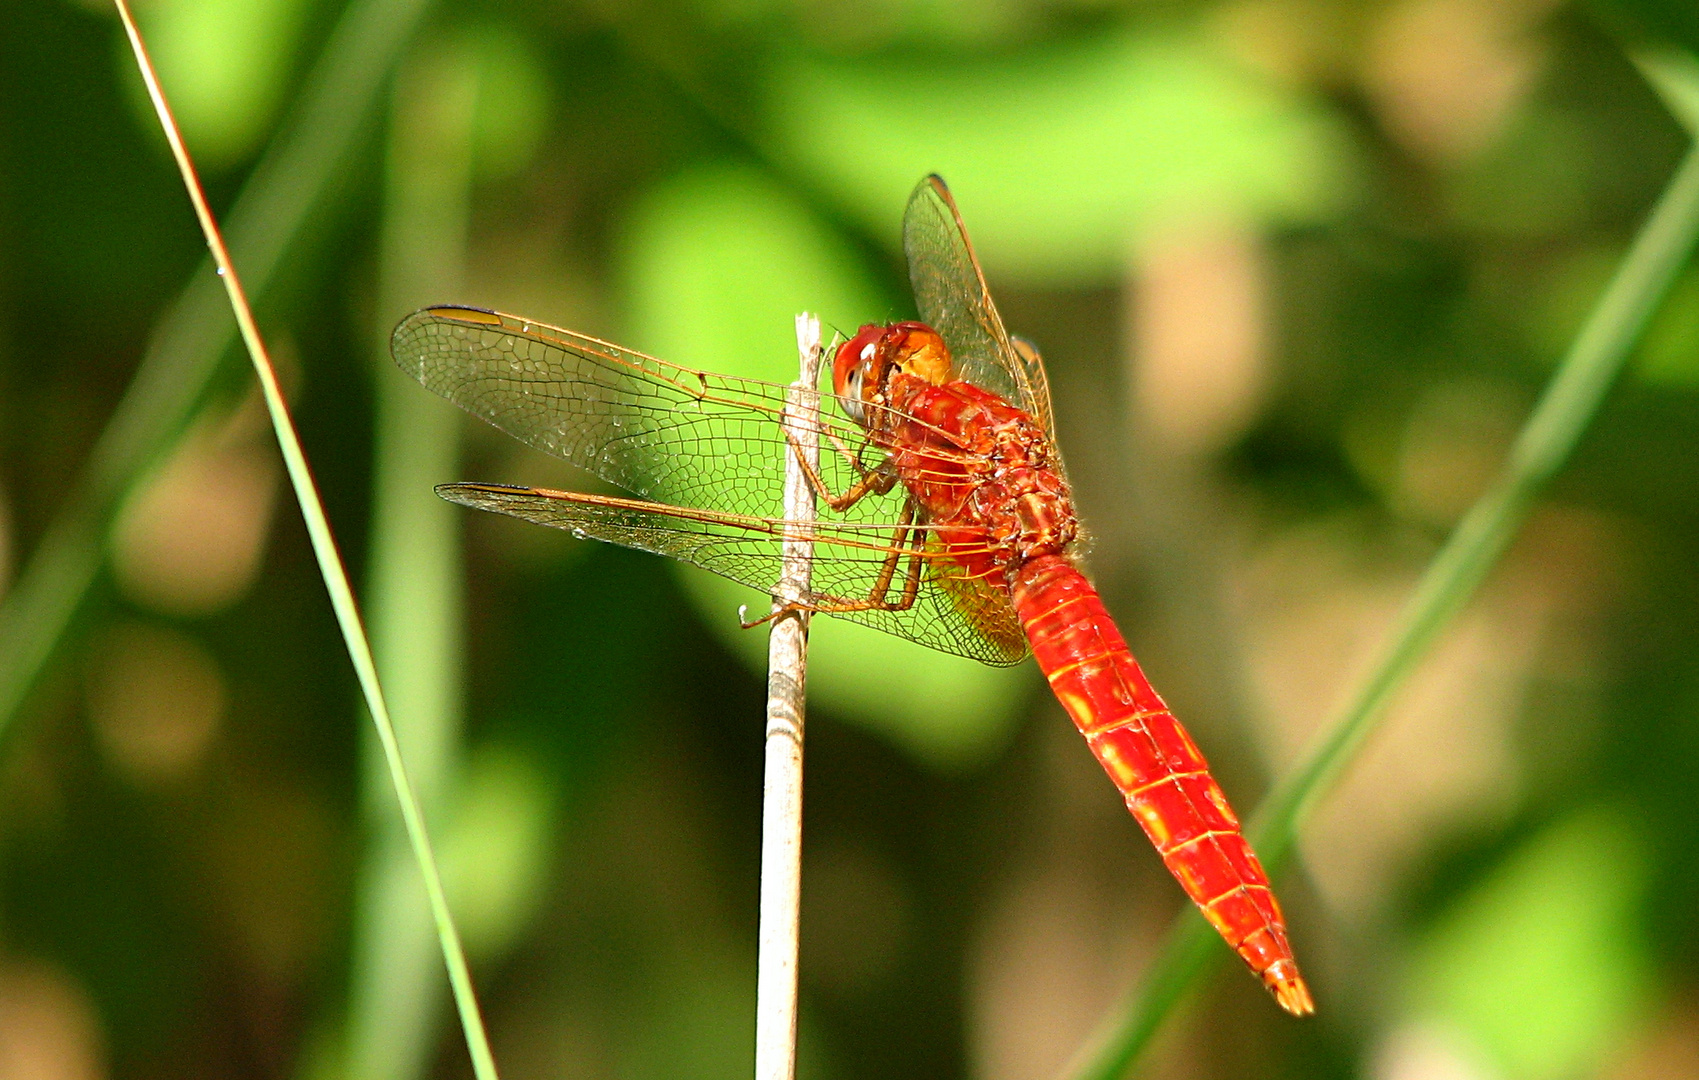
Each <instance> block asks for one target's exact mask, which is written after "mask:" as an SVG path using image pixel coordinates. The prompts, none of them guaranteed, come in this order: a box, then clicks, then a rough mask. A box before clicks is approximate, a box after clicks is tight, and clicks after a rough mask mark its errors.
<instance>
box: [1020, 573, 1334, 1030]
mask: <svg viewBox="0 0 1699 1080" xmlns="http://www.w3.org/2000/svg"><path fill="white" fill-rule="evenodd" d="M1011 585H1012V588H1013V592H1014V602H1015V610H1016V611H1017V612H1018V613H1019V614H1020V619H1021V625H1022V627H1024V628H1025V630H1026V634H1027V638H1028V639H1029V640H1030V641H1031V642H1032V651H1033V655H1034V656H1035V657H1036V659H1037V660H1038V666H1039V667H1040V668H1041V669H1043V671H1044V675H1045V677H1046V678H1047V679H1049V680H1050V688H1051V689H1052V690H1053V691H1055V693H1056V697H1057V699H1058V700H1059V701H1061V703H1062V707H1063V708H1064V709H1066V710H1067V711H1068V715H1069V716H1071V717H1073V720H1074V724H1075V725H1076V726H1077V727H1078V728H1079V729H1080V733H1081V734H1083V735H1084V736H1085V738H1086V742H1087V743H1088V744H1090V746H1091V750H1092V753H1094V754H1096V755H1097V760H1098V761H1100V762H1102V764H1103V768H1104V770H1105V771H1106V772H1108V774H1109V778H1110V779H1111V780H1113V781H1114V782H1115V786H1116V787H1118V788H1120V789H1121V793H1122V795H1124V796H1125V797H1126V800H1127V808H1128V809H1129V810H1131V811H1132V813H1133V817H1135V818H1137V819H1138V822H1139V824H1140V825H1142V826H1143V827H1144V831H1145V834H1146V835H1147V836H1149V837H1150V841H1151V843H1152V844H1155V845H1156V850H1157V851H1158V852H1159V853H1160V854H1161V855H1162V861H1163V862H1164V863H1166V864H1167V866H1168V870H1169V872H1170V873H1172V874H1173V875H1174V877H1175V878H1176V879H1177V880H1178V881H1179V882H1180V885H1181V886H1182V887H1183V888H1185V890H1186V894H1187V895H1188V896H1190V897H1191V898H1192V900H1193V901H1194V902H1195V903H1196V904H1197V905H1198V907H1199V908H1200V909H1201V910H1202V911H1203V913H1204V916H1205V917H1206V918H1208V919H1209V921H1210V922H1211V923H1212V924H1214V926H1215V928H1216V930H1218V931H1220V933H1221V936H1222V937H1223V938H1225V939H1226V940H1227V943H1228V944H1229V945H1231V946H1232V947H1233V949H1234V950H1235V951H1236V952H1238V954H1239V955H1240V956H1241V957H1243V958H1244V960H1245V963H1247V964H1249V965H1250V967H1251V970H1252V971H1254V972H1256V973H1257V975H1258V976H1260V977H1261V978H1262V981H1263V983H1264V984H1265V985H1266V986H1267V987H1268V988H1269V990H1271V991H1273V993H1274V996H1275V999H1276V1000H1277V1001H1279V1002H1280V1005H1281V1007H1282V1008H1284V1009H1285V1010H1286V1011H1287V1012H1289V1013H1292V1014H1294V1015H1300V1016H1301V1015H1304V1014H1306V1013H1311V1012H1314V1011H1315V1005H1314V1003H1313V1001H1312V1000H1311V998H1310V992H1309V989H1308V987H1306V986H1305V985H1304V980H1303V978H1302V976H1300V975H1299V974H1298V965H1297V962H1296V961H1295V960H1293V958H1292V947H1291V945H1290V944H1288V942H1287V939H1286V925H1285V922H1284V921H1283V919H1282V917H1281V914H1280V904H1279V902H1278V901H1276V900H1275V898H1274V893H1273V891H1272V890H1271V889H1270V888H1269V884H1268V875H1266V874H1264V873H1263V869H1262V864H1261V863H1259V862H1258V861H1257V857H1256V854H1255V853H1254V852H1252V851H1251V846H1250V844H1248V843H1246V841H1245V837H1244V835H1243V834H1242V833H1241V832H1240V831H1239V819H1238V818H1237V817H1235V816H1234V814H1233V810H1232V808H1231V807H1229V806H1228V805H1227V796H1225V795H1224V794H1222V792H1221V786H1220V785H1219V784H1217V783H1216V782H1215V779H1214V778H1213V777H1212V776H1210V775H1209V765H1208V763H1207V762H1205V761H1204V757H1203V754H1202V753H1200V752H1199V751H1198V748H1197V745H1196V744H1194V743H1193V742H1192V739H1191V736H1189V735H1187V734H1186V729H1185V728H1183V727H1181V726H1180V722H1179V721H1178V720H1176V719H1175V718H1174V714H1173V713H1171V712H1169V711H1168V706H1166V705H1164V704H1163V703H1162V699H1161V698H1160V697H1158V696H1157V693H1156V691H1155V690H1153V689H1151V686H1150V682H1149V681H1148V680H1147V679H1146V678H1145V676H1144V672H1143V671H1141V670H1140V669H1139V665H1138V662H1137V661H1136V660H1134V659H1133V654H1132V653H1131V652H1130V651H1128V649H1127V643H1126V642H1125V641H1124V640H1123V639H1122V637H1121V633H1120V631H1119V630H1117V629H1116V628H1115V623H1114V621H1113V620H1111V619H1110V618H1109V613H1108V612H1107V611H1106V610H1104V607H1103V602H1102V601H1101V600H1100V599H1099V598H1098V595H1097V590H1096V589H1094V588H1093V587H1092V585H1091V582H1089V581H1087V580H1086V578H1085V575H1083V574H1081V573H1080V571H1079V569H1078V568H1077V567H1075V566H1074V565H1073V563H1071V562H1069V561H1068V560H1067V559H1066V558H1064V557H1063V556H1060V555H1045V556H1041V557H1039V558H1036V559H1033V560H1032V561H1030V562H1028V563H1026V564H1025V565H1024V566H1022V567H1021V568H1020V570H1019V571H1018V572H1017V574H1016V575H1015V578H1014V580H1013V582H1012V583H1011Z"/></svg>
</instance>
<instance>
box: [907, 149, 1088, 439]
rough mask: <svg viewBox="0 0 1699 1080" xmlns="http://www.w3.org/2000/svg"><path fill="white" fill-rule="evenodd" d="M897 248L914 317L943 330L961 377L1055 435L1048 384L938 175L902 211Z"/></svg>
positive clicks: (917, 190)
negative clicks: (1002, 308) (1002, 310)
mask: <svg viewBox="0 0 1699 1080" xmlns="http://www.w3.org/2000/svg"><path fill="white" fill-rule="evenodd" d="M903 254H904V255H906V256H907V257H908V274H909V283H910V284H911V285H912V286H913V287H914V302H915V305H916V306H917V307H918V308H919V309H920V318H921V321H922V322H925V323H926V324H927V325H929V326H931V327H932V328H933V329H934V330H937V331H938V332H939V333H940V334H942V335H943V336H944V343H945V344H946V345H948V346H949V347H950V353H951V355H952V356H954V357H955V360H956V369H957V371H958V372H959V373H960V375H961V377H962V378H963V379H965V380H967V381H968V382H971V383H973V384H974V385H976V386H979V387H981V388H983V389H986V390H990V391H991V392H992V393H994V394H998V395H1000V396H1002V397H1003V398H1004V399H1006V400H1008V401H1010V402H1013V403H1014V404H1016V405H1018V406H1020V407H1021V408H1022V409H1024V410H1025V411H1026V412H1027V413H1029V414H1030V415H1031V416H1032V417H1033V418H1034V419H1036V420H1037V421H1038V423H1039V425H1040V426H1041V427H1042V428H1043V429H1044V432H1045V434H1047V435H1049V436H1050V437H1051V439H1052V440H1054V439H1055V434H1056V431H1055V421H1054V418H1053V416H1052V414H1051V409H1050V386H1049V383H1048V381H1047V380H1046V379H1045V376H1044V364H1043V361H1042V360H1040V359H1039V358H1038V350H1036V349H1034V348H1032V346H1031V343H1030V342H1021V345H1023V346H1025V353H1026V355H1023V354H1022V351H1021V349H1020V348H1019V347H1017V345H1016V339H1011V338H1010V337H1009V333H1008V331H1007V330H1005V329H1004V328H1003V319H1002V316H1000V315H998V314H997V305H996V304H995V303H993V302H992V300H991V291H990V290H989V289H987V288H986V286H985V274H984V273H983V272H982V271H981V270H980V268H979V258H978V256H976V255H974V253H973V244H972V243H971V242H969V240H968V236H967V228H966V227H965V226H964V225H963V224H962V216H961V213H960V212H959V211H958V210H957V209H956V201H955V199H954V198H952V197H951V196H950V189H949V187H948V186H947V185H946V184H945V183H944V181H943V179H942V178H941V177H938V176H936V175H934V176H928V177H927V178H926V179H924V180H922V181H921V182H920V184H919V186H917V187H916V188H915V189H914V194H913V195H911V196H909V202H908V210H907V211H906V212H905V213H904V214H903Z"/></svg>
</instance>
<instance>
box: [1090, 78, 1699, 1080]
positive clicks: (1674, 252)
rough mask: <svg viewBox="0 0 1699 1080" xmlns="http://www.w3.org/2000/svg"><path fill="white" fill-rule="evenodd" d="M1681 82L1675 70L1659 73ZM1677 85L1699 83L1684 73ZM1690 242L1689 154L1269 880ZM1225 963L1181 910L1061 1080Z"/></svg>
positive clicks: (1282, 834) (1314, 786)
mask: <svg viewBox="0 0 1699 1080" xmlns="http://www.w3.org/2000/svg"><path fill="white" fill-rule="evenodd" d="M1663 70H1664V71H1665V72H1667V73H1670V77H1671V78H1681V77H1682V74H1681V71H1680V69H1678V68H1664V69H1663ZM1686 77H1687V78H1694V79H1699V76H1695V75H1694V74H1693V69H1689V71H1688V74H1687V76H1686ZM1696 238H1699V149H1695V150H1692V151H1690V152H1689V153H1688V155H1687V157H1686V158H1685V159H1684V160H1683V161H1682V162H1681V165H1680V166H1679V167H1678V168H1677V170H1676V173H1675V175H1674V177H1673V178H1672V179H1671V180H1670V183H1669V185H1668V186H1667V187H1666V188H1665V189H1664V193H1663V195H1662V196H1660V197H1659V199H1658V203H1657V205H1656V206H1655V207H1654V208H1653V210H1652V214H1651V216H1650V217H1649V218H1648V219H1647V220H1646V223H1645V225H1643V226H1642V227H1641V229H1640V232H1639V234H1638V235H1637V236H1636V237H1635V240H1634V243H1633V245H1632V246H1631V247H1630V248H1629V250H1628V253H1627V255H1625V256H1624V257H1623V260H1622V262H1621V264H1620V265H1619V266H1618V267H1617V270H1616V274H1615V276H1614V277H1613V278H1612V279H1611V282H1610V285H1609V286H1608V287H1607V288H1606V290H1605V292H1604V295H1603V296H1601V297H1600V298H1599V301H1598V303H1597V304H1596V305H1595V306H1594V308H1593V310H1592V312H1591V314H1590V315H1589V316H1588V318H1587V321H1586V323H1585V325H1583V326H1582V328H1581V332H1580V334H1579V335H1578V336H1577V337H1576V338H1575V341H1574V342H1573V343H1572V344H1571V346H1570V348H1569V351H1568V353H1567V354H1566V355H1565V356H1564V358H1563V361H1562V363H1561V364H1560V365H1559V366H1558V369H1557V372H1556V374H1554V375H1553V377H1552V380H1551V382H1550V383H1548V384H1547V386H1546V390H1545V392H1544V394H1543V395H1542V396H1541V398H1540V401H1539V403H1538V404H1537V405H1536V406H1535V408H1534V411H1533V413H1532V414H1531V415H1530V416H1529V417H1528V420H1527V423H1526V424H1524V425H1523V428H1522V430H1521V432H1520V433H1519V434H1518V436H1517V439H1516V442H1515V444H1514V445H1513V446H1512V448H1511V452H1510V456H1509V460H1508V461H1507V462H1506V464H1505V468H1504V471H1503V472H1502V473H1501V474H1500V475H1499V478H1498V479H1497V481H1495V483H1494V484H1493V486H1492V487H1491V488H1490V489H1489V490H1488V491H1487V492H1486V493H1485V494H1484V495H1482V496H1481V498H1480V499H1479V501H1477V502H1476V503H1475V505H1474V506H1473V507H1471V508H1470V510H1469V512H1468V513H1467V514H1466V515H1465V516H1464V518H1463V520H1462V521H1461V522H1460V523H1459V524H1458V526H1457V528H1456V530H1454V531H1453V532H1452V534H1451V536H1450V538H1449V539H1448V540H1447V541H1446V543H1445V546H1444V547H1442V548H1441V549H1440V551H1439V553H1438V554H1437V555H1436V556H1435V557H1434V560H1433V562H1432V563H1430V564H1429V566H1428V569H1427V571H1426V572H1425V573H1424V574H1423V576H1422V579H1421V581H1420V582H1419V583H1418V584H1417V586H1416V591H1415V593H1414V594H1413V595H1412V596H1411V598H1410V600H1409V602H1408V603H1407V604H1406V606H1405V608H1404V611H1403V614H1402V616H1401V617H1400V619H1399V622H1398V624H1397V626H1396V628H1395V630H1394V631H1393V633H1392V635H1391V637H1390V638H1389V639H1388V643H1387V645H1386V647H1385V648H1384V650H1383V651H1382V653H1381V654H1380V656H1379V657H1378V659H1377V661H1376V663H1375V664H1374V665H1373V666H1372V667H1371V669H1370V672H1369V674H1368V676H1367V677H1366V678H1365V679H1364V680H1363V682H1362V683H1361V684H1360V685H1359V686H1358V687H1357V688H1356V690H1355V691H1354V692H1353V693H1352V695H1351V697H1350V699H1349V701H1348V702H1347V704H1346V706H1345V707H1344V709H1343V710H1341V712H1340V713H1339V715H1338V716H1336V717H1335V718H1334V719H1333V720H1332V722H1331V723H1330V724H1328V725H1327V727H1326V728H1324V729H1323V734H1322V735H1321V736H1320V737H1319V738H1318V739H1317V740H1316V742H1315V743H1314V744H1313V749H1312V750H1311V751H1310V753H1309V755H1308V756H1307V757H1306V759H1305V762H1304V764H1303V765H1302V766H1301V767H1300V768H1299V769H1298V770H1297V771H1296V772H1295V773H1293V774H1292V775H1291V776H1289V777H1287V778H1286V780H1285V781H1284V782H1282V783H1281V784H1280V785H1279V786H1278V787H1277V788H1276V789H1275V791H1274V792H1273V793H1272V794H1271V795H1270V796H1269V798H1268V800H1267V801H1266V802H1265V804H1264V805H1263V807H1262V808H1261V810H1259V812H1258V814H1257V817H1256V820H1255V821H1254V822H1253V823H1252V826H1251V828H1250V830H1249V835H1250V839H1251V842H1252V844H1253V845H1254V846H1255V847H1256V849H1257V851H1258V852H1259V854H1260V855H1261V857H1262V860H1263V863H1264V865H1265V866H1266V867H1267V869H1268V871H1269V873H1270V874H1274V873H1277V872H1278V870H1279V868H1280V867H1281V865H1282V864H1283V863H1285V861H1286V859H1287V857H1288V856H1289V855H1290V853H1291V850H1292V846H1293V843H1294V840H1295V838H1296V835H1297V830H1298V827H1299V826H1300V825H1301V824H1302V823H1303V821H1304V819H1305V818H1306V817H1307V816H1308V815H1309V813H1310V812H1311V811H1312V810H1313V809H1314V807H1315V805H1316V803H1317V801H1318V800H1320V799H1321V798H1322V797H1323V796H1324V795H1325V794H1326V793H1327V791H1328V789H1329V787H1330V785H1331V783H1332V781H1333V780H1334V779H1335V778H1336V777H1337V776H1338V774H1339V772H1340V771H1341V770H1342V769H1343V768H1344V767H1345V766H1346V765H1347V764H1348V763H1349V762H1350V761H1351V759H1352V757H1353V756H1354V755H1355V753H1356V751H1357V749H1358V748H1359V747H1360V746H1361V745H1362V744H1363V740H1364V739H1366V738H1367V737H1368V735H1369V734H1370V733H1371V732H1372V731H1373V730H1374V728H1375V725H1376V724H1377V723H1378V721H1379V720H1380V718H1381V717H1382V715H1384V712H1385V708H1386V705H1387V703H1388V702H1389V701H1390V700H1391V698H1392V695H1393V694H1394V693H1395V692H1396V691H1397V689H1398V687H1399V686H1401V685H1402V684H1403V682H1404V680H1405V678H1406V677H1408V676H1409V674H1410V673H1411V671H1412V670H1414V668H1415V666H1416V664H1417V663H1418V662H1419V661H1420V660H1421V658H1422V656H1423V655H1424V654H1425V652H1426V650H1427V648H1428V646H1429V645H1431V644H1432V643H1433V641H1434V639H1435V638H1436V637H1437V636H1438V635H1439V633H1440V631H1441V630H1443V629H1444V627H1445V626H1446V624H1447V623H1448V622H1450V620H1451V618H1452V617H1453V616H1454V615H1456V614H1457V612H1458V611H1459V610H1461V609H1462V607H1463V605H1464V604H1465V603H1466V602H1467V601H1468V599H1469V597H1470V596H1471V595H1473V593H1474V591H1475V588H1476V586H1478V585H1479V584H1480V582H1481V580H1482V578H1484V577H1485V576H1486V574H1487V571H1488V570H1489V569H1491V567H1492V565H1493V563H1494V562H1495V561H1496V560H1497V559H1498V557H1499V555H1500V554H1502V553H1503V551H1504V548H1505V546H1506V544H1507V543H1508V542H1509V541H1510V539H1511V537H1512V536H1514V535H1515V533H1516V530H1517V529H1518V527H1520V525H1521V524H1522V522H1523V520H1524V519H1525V518H1526V517H1527V515H1528V511H1529V508H1530V507H1531V506H1532V505H1533V502H1534V500H1535V498H1536V497H1537V496H1538V495H1539V493H1540V492H1541V491H1542V490H1543V489H1544V488H1545V486H1546V484H1547V483H1549V482H1550V480H1551V479H1552V477H1553V476H1554V475H1556V473H1557V472H1558V470H1559V469H1560V468H1562V466H1563V464H1564V462H1565V461H1566V460H1567V459H1568V458H1569V455H1570V453H1571V451H1573V450H1574V448H1575V445H1576V443H1577V442H1579V441H1580V438H1581V435H1582V434H1583V433H1584V432H1585V431H1586V429H1587V426H1588V425H1589V424H1590V423H1591V422H1592V420H1593V417H1594V415H1595V414H1596V413H1597V412H1598V409H1599V405H1600V403H1601V402H1602V401H1603V400H1604V397H1605V394H1606V393H1607V392H1608V391H1609V389H1610V387H1611V385H1612V384H1613V383H1614V381H1615V380H1616V377H1617V375H1618V374H1619V373H1620V372H1621V370H1622V366H1623V363H1624V362H1625V361H1626V359H1627V357H1628V354H1629V349H1630V348H1631V347H1632V346H1633V344H1634V342H1635V340H1636V338H1637V337H1638V336H1639V334H1640V332H1641V330H1642V329H1643V328H1644V327H1645V325H1646V321H1647V319H1648V318H1649V317H1650V316H1651V314H1652V312H1653V311H1654V310H1655V309H1656V308H1657V305H1658V303H1659V301H1660V300H1662V298H1663V296H1664V293H1665V292H1666V290H1667V289H1668V288H1669V285H1670V283H1671V282H1672V281H1673V280H1674V278H1675V276H1676V274H1677V273H1678V272H1679V271H1680V270H1681V267H1682V265H1683V264H1684V263H1685V262H1686V261H1687V259H1688V257H1689V256H1690V255H1691V253H1692V251H1693V248H1694V244H1695V240H1696ZM1227 955H1229V954H1228V953H1227V952H1226V951H1225V950H1223V949H1221V948H1219V947H1218V946H1217V945H1216V944H1215V934H1214V933H1213V931H1211V930H1210V929H1209V928H1208V926H1207V925H1206V924H1205V923H1204V922H1203V920H1202V919H1201V918H1200V917H1199V916H1198V915H1197V914H1196V913H1195V912H1192V911H1190V910H1188V911H1187V912H1185V913H1184V915H1182V917H1181V919H1180V920H1179V923H1178V925H1176V926H1175V928H1174V929H1173V930H1172V931H1171V933H1170V936H1169V940H1168V942H1167V944H1166V945H1165V946H1164V948H1163V949H1162V951H1161V953H1160V954H1159V955H1158V957H1157V959H1156V961H1155V962H1154V963H1153V964H1152V966H1151V969H1150V971H1149V973H1148V974H1147V975H1146V978H1145V982H1144V985H1143V986H1142V987H1141V988H1140V989H1139V990H1138V991H1137V992H1136V993H1135V994H1134V995H1133V996H1132V997H1130V998H1129V999H1128V1000H1127V1001H1126V1002H1125V1003H1123V1004H1122V1005H1121V1006H1119V1007H1118V1008H1117V1009H1116V1010H1115V1011H1114V1012H1113V1013H1112V1014H1111V1017H1110V1019H1109V1020H1108V1021H1106V1023H1105V1024H1104V1026H1103V1027H1102V1029H1101V1030H1100V1033H1099V1034H1098V1035H1097V1036H1095V1037H1094V1039H1093V1041H1092V1043H1091V1046H1090V1048H1089V1049H1088V1050H1087V1052H1086V1053H1085V1054H1083V1055H1082V1057H1081V1059H1080V1060H1079V1061H1078V1063H1077V1064H1076V1065H1075V1066H1073V1067H1071V1068H1070V1069H1069V1070H1068V1072H1067V1076H1068V1077H1069V1078H1070V1080H1117V1078H1119V1077H1121V1076H1123V1075H1124V1074H1125V1073H1126V1072H1127V1071H1128V1069H1130V1068H1131V1067H1132V1066H1133V1064H1134V1063H1135V1062H1137V1060H1138V1058H1139V1056H1140V1054H1142V1053H1143V1051H1144V1050H1145V1048H1146V1047H1147V1046H1148V1045H1149V1044H1150V1041H1151V1039H1152V1038H1153V1037H1154V1036H1155V1034H1156V1032H1157V1031H1158V1030H1159V1029H1160V1028H1161V1026H1162V1023H1163V1021H1164V1020H1165V1019H1166V1018H1167V1016H1168V1015H1169V1013H1170V1012H1172V1011H1173V1009H1174V1007H1175V1006H1176V1005H1177V1004H1178V1003H1179V1002H1180V1000H1181V999H1182V998H1183V997H1184V996H1185V993H1186V991H1187V990H1188V989H1189V988H1190V987H1191V986H1192V985H1193V984H1194V983H1195V982H1196V980H1197V977H1198V976H1199V974H1201V973H1202V972H1203V971H1204V970H1205V969H1207V968H1208V967H1210V966H1211V964H1212V963H1214V962H1218V961H1219V960H1221V959H1224V958H1225V957H1226V956H1227Z"/></svg>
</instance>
